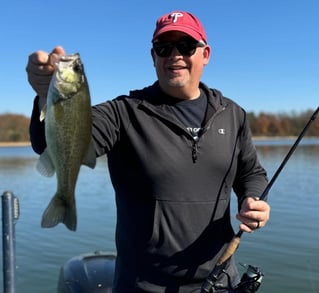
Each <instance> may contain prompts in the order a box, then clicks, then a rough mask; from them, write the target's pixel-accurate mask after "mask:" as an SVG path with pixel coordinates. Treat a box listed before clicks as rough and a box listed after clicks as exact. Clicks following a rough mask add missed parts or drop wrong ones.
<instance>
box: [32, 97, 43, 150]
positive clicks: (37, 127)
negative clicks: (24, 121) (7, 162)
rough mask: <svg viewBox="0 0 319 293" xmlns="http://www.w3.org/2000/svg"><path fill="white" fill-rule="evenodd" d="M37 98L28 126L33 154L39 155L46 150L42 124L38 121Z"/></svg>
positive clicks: (37, 98) (36, 98)
mask: <svg viewBox="0 0 319 293" xmlns="http://www.w3.org/2000/svg"><path fill="white" fill-rule="evenodd" d="M38 103H39V97H38V96H37V97H35V99H34V102H33V110H32V114H31V121H30V126H29V135H30V141H31V146H32V149H33V150H34V152H36V153H37V154H41V153H42V152H43V151H44V149H45V148H46V141H45V129H44V122H43V121H42V122H41V121H40V111H39V106H38Z"/></svg>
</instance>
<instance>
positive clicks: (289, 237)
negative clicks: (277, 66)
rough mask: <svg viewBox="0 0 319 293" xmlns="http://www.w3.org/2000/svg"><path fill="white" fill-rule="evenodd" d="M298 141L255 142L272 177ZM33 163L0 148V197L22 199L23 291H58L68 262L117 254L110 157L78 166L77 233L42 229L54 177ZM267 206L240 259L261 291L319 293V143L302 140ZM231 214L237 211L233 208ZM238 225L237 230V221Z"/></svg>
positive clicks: (19, 254)
mask: <svg viewBox="0 0 319 293" xmlns="http://www.w3.org/2000/svg"><path fill="white" fill-rule="evenodd" d="M293 142H294V141H292V140H285V141H281V140H280V141H278V140H274V141H256V146H257V150H258V153H259V155H260V160H261V162H262V164H263V165H264V167H265V168H266V170H267V171H268V174H269V177H270V178H271V176H272V175H273V173H274V172H275V171H276V169H277V168H278V167H279V165H280V163H281V162H282V160H283V158H284V157H285V155H286V154H287V152H288V151H289V148H290V146H291V145H292V143H293ZM36 160H37V155H35V154H34V153H33V152H32V150H31V148H30V147H14V148H11V147H3V148H0V193H1V194H2V193H3V192H4V191H7V190H9V191H12V192H13V193H14V194H15V195H16V196H18V198H19V202H20V218H19V220H18V222H17V223H16V225H15V231H16V265H17V270H16V288H17V292H18V293H24V292H33V293H42V292H43V293H50V292H56V287H57V281H58V275H59V270H60V267H61V265H63V263H64V262H65V261H67V260H68V259H70V258H71V257H73V256H76V255H80V254H84V253H89V252H94V251H97V250H102V251H110V252H115V244H114V227H115V216H116V211H115V203H114V192H113V189H112V187H111V184H110V179H109V176H108V172H107V167H106V159H105V158H100V159H99V160H98V164H97V167H96V168H95V169H94V170H91V169H89V168H86V167H82V169H81V172H80V176H79V179H78V183H77V189H76V198H77V211H78V228H77V231H76V232H70V231H69V230H67V229H66V228H65V227H64V226H63V225H58V226H57V227H55V228H53V229H42V228H41V227H40V221H41V216H42V213H43V211H44V209H45V208H46V206H47V204H48V202H49V200H50V199H51V197H52V196H53V193H54V191H55V188H56V186H55V185H56V180H55V177H54V178H46V177H43V176H41V175H39V174H38V173H37V171H36V170H35V164H36ZM233 203H235V200H233ZM269 203H270V205H271V208H272V210H271V219H270V221H269V223H268V225H267V226H266V227H265V228H263V229H261V230H258V231H256V232H255V233H252V234H244V235H243V236H242V238H241V244H240V246H239V248H238V250H237V252H236V260H237V262H238V263H239V262H240V263H246V264H251V265H255V266H258V267H261V268H262V270H263V272H264V275H265V276H264V279H263V282H262V286H261V288H260V289H259V291H258V292H261V293H266V292H267V293H277V292H278V293H279V292H280V293H282V292H289V293H297V292H298V293H301V292H302V293H305V292H306V293H311V292H319V227H318V224H319V140H318V139H312V140H310V139H304V140H303V141H302V142H301V144H300V146H299V147H298V148H297V149H296V151H295V153H294V154H293V156H292V157H291V159H290V160H289V162H288V163H287V165H286V166H285V168H284V169H283V171H282V173H281V174H280V175H279V177H278V179H277V181H276V182H275V184H274V185H273V187H272V189H271V192H270V195H269ZM232 213H233V215H235V213H236V206H235V205H232ZM233 225H234V229H235V231H237V229H238V228H237V227H238V222H237V221H236V220H235V218H233ZM1 245H2V243H1ZM1 251H2V247H1ZM1 264H2V260H1ZM0 282H1V283H2V275H1V277H0ZM1 290H2V288H1V289H0V291H1Z"/></svg>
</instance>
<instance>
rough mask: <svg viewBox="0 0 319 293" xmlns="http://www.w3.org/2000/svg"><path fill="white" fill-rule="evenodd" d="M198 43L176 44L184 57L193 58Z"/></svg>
mask: <svg viewBox="0 0 319 293" xmlns="http://www.w3.org/2000/svg"><path fill="white" fill-rule="evenodd" d="M196 47H197V42H192V41H180V42H178V43H176V48H177V50H178V52H180V53H181V54H182V55H183V56H188V57H189V56H192V55H193V54H194V53H195V50H196Z"/></svg>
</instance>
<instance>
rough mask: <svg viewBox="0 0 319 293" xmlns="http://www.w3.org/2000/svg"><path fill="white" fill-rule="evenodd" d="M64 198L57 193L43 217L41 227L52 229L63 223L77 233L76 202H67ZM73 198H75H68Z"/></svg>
mask: <svg viewBox="0 0 319 293" xmlns="http://www.w3.org/2000/svg"><path fill="white" fill-rule="evenodd" d="M63 198H64V196H62V195H60V194H58V193H56V194H55V195H54V197H53V198H52V200H51V202H50V203H49V205H48V207H47V208H46V210H45V211H44V213H43V215H42V221H41V227H42V228H52V227H54V226H56V225H57V224H59V223H63V224H64V225H65V226H66V227H67V228H68V229H69V230H71V231H75V230H76V224H77V217H76V207H75V201H74V200H73V202H72V201H71V202H67V201H66V200H64V199H63ZM68 198H72V199H74V196H73V197H68Z"/></svg>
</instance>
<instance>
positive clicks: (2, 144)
mask: <svg viewBox="0 0 319 293" xmlns="http://www.w3.org/2000/svg"><path fill="white" fill-rule="evenodd" d="M296 138H297V137H296V136H253V138H252V139H253V141H263V140H295V139H296ZM304 139H310V140H311V139H317V137H313V136H308V137H305V138H304ZM26 146H31V142H30V141H19V142H16V141H0V147H26Z"/></svg>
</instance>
